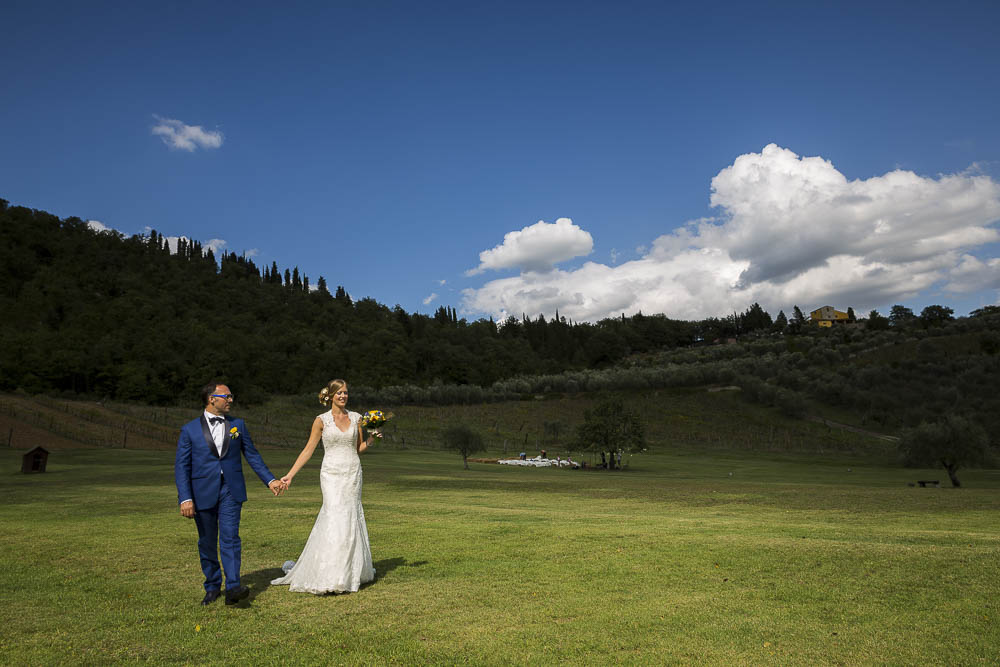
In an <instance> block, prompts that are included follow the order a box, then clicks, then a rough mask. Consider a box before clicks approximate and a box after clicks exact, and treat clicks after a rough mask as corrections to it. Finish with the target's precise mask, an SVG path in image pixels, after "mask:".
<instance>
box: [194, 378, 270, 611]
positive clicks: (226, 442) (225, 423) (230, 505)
mask: <svg viewBox="0 0 1000 667" xmlns="http://www.w3.org/2000/svg"><path fill="white" fill-rule="evenodd" d="M201 398H202V403H203V404H204V406H205V410H204V412H203V413H202V414H201V416H199V417H198V418H197V419H194V420H192V421H190V422H188V423H187V424H185V425H184V426H182V427H181V434H180V437H179V438H178V439H177V458H176V459H175V461H174V478H175V481H176V483H177V500H178V502H179V503H180V510H181V515H182V516H185V517H187V518H189V519H194V522H195V525H196V526H198V555H199V556H200V557H201V571H202V572H203V573H204V574H205V597H204V598H203V599H202V601H201V603H202V604H210V603H212V602H214V601H215V600H216V599H217V598H218V597H219V596H220V595H221V594H222V573H223V572H225V575H226V588H225V590H226V604H236V603H237V602H239V601H240V600H242V599H244V598H246V597H247V596H248V595H249V594H250V589H249V588H247V587H246V586H243V585H242V584H241V583H240V556H241V542H240V513H241V511H242V509H243V503H244V502H246V499H247V489H246V483H245V482H244V480H243V459H242V457H244V456H245V457H246V459H247V462H248V463H249V464H250V467H251V468H253V471H254V472H255V473H257V476H258V477H260V479H261V481H263V482H264V483H265V484H267V486H268V488H269V489H271V492H272V493H274V495H276V496H277V495H280V494H281V492H282V491H283V490H284V487H283V485H282V483H281V481H280V480H278V479H276V478H275V476H274V475H272V474H271V471H270V470H268V469H267V466H266V465H264V460H263V459H262V458H261V456H260V454H259V453H258V452H257V449H256V448H255V447H254V446H253V441H252V440H251V439H250V433H249V432H248V431H247V426H246V424H245V423H244V422H243V420H242V419H235V418H233V417H229V416H228V414H229V409H230V408H231V407H232V406H233V394H232V392H231V391H229V387H227V386H226V385H224V384H222V383H219V382H212V383H210V384H207V385H205V386H204V387H203V388H202V391H201ZM220 551H221V553H222V566H221V569H220V566H219V552H220Z"/></svg>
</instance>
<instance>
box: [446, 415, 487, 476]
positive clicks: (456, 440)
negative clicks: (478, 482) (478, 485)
mask: <svg viewBox="0 0 1000 667" xmlns="http://www.w3.org/2000/svg"><path fill="white" fill-rule="evenodd" d="M441 440H442V442H444V447H445V449H454V450H455V451H456V452H458V453H459V454H461V455H462V463H464V464H465V469H466V470H468V469H469V454H475V453H476V452H481V451H483V450H484V449H486V445H484V444H483V437H482V436H481V435H479V434H478V433H476V432H475V431H473V430H472V429H471V428H469V427H468V426H466V425H465V424H460V425H458V426H451V427H449V428H447V429H445V432H444V433H442V434H441Z"/></svg>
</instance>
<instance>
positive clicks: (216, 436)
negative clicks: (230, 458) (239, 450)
mask: <svg viewBox="0 0 1000 667" xmlns="http://www.w3.org/2000/svg"><path fill="white" fill-rule="evenodd" d="M219 417H220V415H213V414H212V413H211V412H209V411H208V410H205V419H207V420H208V429H209V430H210V431H211V432H212V440H213V441H214V442H215V450H216V451H217V452H219V456H220V457H221V456H222V445H223V444H225V442H226V422H225V419H226V418H225V417H222V419H223V421H221V422H215V423H213V422H212V420H213V419H218V418H219Z"/></svg>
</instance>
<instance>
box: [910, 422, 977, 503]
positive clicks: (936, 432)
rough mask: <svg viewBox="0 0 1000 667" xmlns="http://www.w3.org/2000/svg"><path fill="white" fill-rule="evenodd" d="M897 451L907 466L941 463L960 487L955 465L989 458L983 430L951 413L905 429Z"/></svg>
mask: <svg viewBox="0 0 1000 667" xmlns="http://www.w3.org/2000/svg"><path fill="white" fill-rule="evenodd" d="M899 452H900V454H901V455H902V457H903V464H904V465H907V466H910V467H918V466H933V465H937V464H940V465H942V466H944V469H945V470H946V471H948V477H950V478H951V484H952V486H955V487H959V486H962V484H961V482H959V481H958V477H957V476H956V474H955V473H956V472H957V471H958V469H959V468H967V467H969V466H980V465H988V464H990V463H992V461H993V451H992V449H991V447H990V441H989V437H988V436H987V435H986V431H984V430H983V429H982V428H981V427H980V426H979V425H977V424H974V423H972V422H970V421H969V420H968V419H965V418H963V417H957V416H954V415H949V416H948V417H945V418H944V419H943V420H941V421H938V422H934V423H927V422H925V423H923V424H921V425H920V426H918V427H916V428H912V429H908V430H907V431H905V432H904V433H903V436H902V439H901V440H900V442H899Z"/></svg>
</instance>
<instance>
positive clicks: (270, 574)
mask: <svg viewBox="0 0 1000 667" xmlns="http://www.w3.org/2000/svg"><path fill="white" fill-rule="evenodd" d="M373 565H374V566H375V579H374V580H372V581H370V582H368V583H367V584H365V585H364V586H362V587H361V588H363V589H364V588H368V587H369V586H374V585H375V584H377V583H378V582H379V581H381V580H382V579H383V578H385V575H387V574H388V573H390V572H392V571H393V570H395V569H396V568H397V567H420V566H421V565H427V561H425V560H418V561H414V562H412V563H408V562H406V559H405V558H386V559H383V560H378V561H375V562H374V563H373ZM284 574H285V572H284V570H282V569H281V568H280V567H269V568H267V569H264V570H257V571H256V572H250V573H248V574H243V575H242V576H241V577H240V581H241V583H243V584H244V585H246V586H249V587H250V595H249V596H248V597H247V599H246V600H242V601H240V602H239V604H238V606H240V607H249V606H250V603H252V602H253V601H254V599H255V598H256V597H257V596H258V595H260V594H261V593H263V592H264V591H266V590H267V589H268V588H270V587H271V581H272V580H273V579H277V578H278V577H281V576H284Z"/></svg>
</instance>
